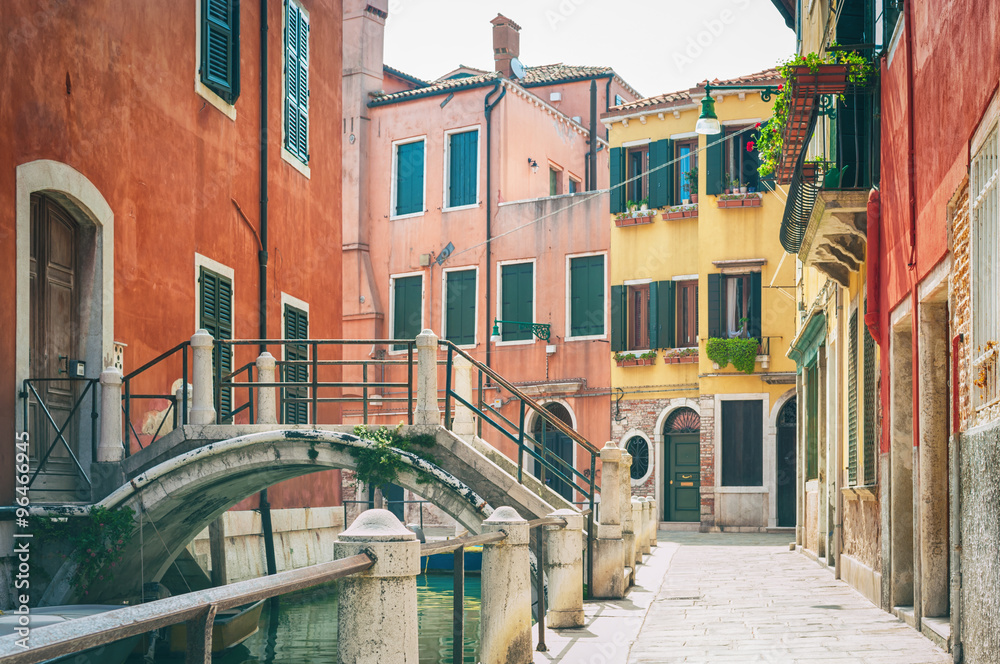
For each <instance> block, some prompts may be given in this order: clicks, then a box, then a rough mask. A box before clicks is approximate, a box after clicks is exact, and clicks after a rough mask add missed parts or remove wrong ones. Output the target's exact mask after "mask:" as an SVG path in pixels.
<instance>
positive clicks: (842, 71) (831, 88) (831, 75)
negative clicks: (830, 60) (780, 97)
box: [793, 64, 847, 95]
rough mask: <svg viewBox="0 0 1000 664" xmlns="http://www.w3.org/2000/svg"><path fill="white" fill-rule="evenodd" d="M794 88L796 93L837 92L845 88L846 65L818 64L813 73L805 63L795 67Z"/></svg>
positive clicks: (824, 93)
mask: <svg viewBox="0 0 1000 664" xmlns="http://www.w3.org/2000/svg"><path fill="white" fill-rule="evenodd" d="M794 71H795V83H794V84H793V85H794V88H795V92H797V93H808V94H823V95H826V94H838V93H841V92H844V90H846V89H847V65H837V64H827V65H819V66H818V68H817V71H816V73H813V72H812V70H811V69H809V67H808V66H807V65H801V66H799V67H795V69H794Z"/></svg>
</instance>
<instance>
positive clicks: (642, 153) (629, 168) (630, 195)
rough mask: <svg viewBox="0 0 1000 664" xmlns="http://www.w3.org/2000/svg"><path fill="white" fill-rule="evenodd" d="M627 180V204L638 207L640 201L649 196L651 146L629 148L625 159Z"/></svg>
mask: <svg viewBox="0 0 1000 664" xmlns="http://www.w3.org/2000/svg"><path fill="white" fill-rule="evenodd" d="M625 168H626V175H627V177H626V179H627V180H629V182H628V184H627V185H625V191H626V192H627V193H626V202H627V201H632V202H633V203H634V204H636V205H638V204H639V201H641V200H642V199H644V198H646V197H647V196H648V195H649V186H648V179H649V176H648V175H647V172H648V171H649V146H648V145H643V146H641V147H636V148H629V151H628V154H627V155H626V157H625ZM632 178H635V179H634V180H633V179H632Z"/></svg>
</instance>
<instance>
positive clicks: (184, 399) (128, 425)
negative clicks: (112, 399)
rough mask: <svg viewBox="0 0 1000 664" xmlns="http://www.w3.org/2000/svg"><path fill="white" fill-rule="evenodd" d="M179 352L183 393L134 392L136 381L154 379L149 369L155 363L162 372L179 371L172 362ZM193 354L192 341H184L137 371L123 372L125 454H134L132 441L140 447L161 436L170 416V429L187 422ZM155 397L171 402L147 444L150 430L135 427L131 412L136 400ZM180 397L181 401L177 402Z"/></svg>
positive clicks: (144, 383)
mask: <svg viewBox="0 0 1000 664" xmlns="http://www.w3.org/2000/svg"><path fill="white" fill-rule="evenodd" d="M178 353H179V354H180V367H179V373H180V377H181V387H180V389H179V390H178V392H179V393H180V397H178V395H177V394H156V393H136V392H135V389H136V384H137V383H139V384H141V385H149V384H151V383H152V382H153V381H152V380H151V376H152V375H153V374H152V372H150V370H151V369H153V368H154V367H156V368H157V370H158V371H159V372H167V371H178V368H177V367H176V366H171V365H173V361H176V356H177V355H178ZM190 357H191V342H190V341H184V342H182V343H179V344H177V345H176V346H174V347H173V348H171V349H170V350H168V351H166V352H165V353H161V354H160V355H158V356H157V357H155V358H154V359H152V360H150V361H149V362H146V363H145V364H144V365H142V366H141V367H139V368H138V369H136V370H135V371H130V372H129V373H127V374H125V375H124V376H122V414H123V416H124V417H123V418H122V423H123V425H124V429H125V431H124V433H123V436H122V441H124V444H125V456H129V455H130V454H131V451H132V441H135V443H136V445H138V447H139V449H143V448H144V447H146V445H149V444H152V443H154V442H156V440H157V439H158V438H160V433H161V432H162V431H163V424H164V423H165V422H166V421H167V418H171V419H172V421H173V426H172V427H171V430H173V429H176V428H177V427H178V426H180V425H182V424H187V423H188V400H189V399H190V395H191V386H190V384H189V377H190V375H191V373H190V371H189V369H188V366H189V361H190ZM174 375H176V374H174ZM152 399H164V400H166V401H168V402H169V405H168V406H167V409H166V411H164V412H163V414H162V416H161V417H160V423H159V424H158V425H157V426H156V431H154V432H153V434H152V436H150V437H149V438H148V439H147V440H146V445H143V442H142V441H143V437H144V436H147V435H148V434H140V433H139V432H138V431H136V430H135V424H134V423H133V422H132V416H133V415H134V414H135V406H136V402H140V401H148V400H152ZM178 401H179V402H180V403H178Z"/></svg>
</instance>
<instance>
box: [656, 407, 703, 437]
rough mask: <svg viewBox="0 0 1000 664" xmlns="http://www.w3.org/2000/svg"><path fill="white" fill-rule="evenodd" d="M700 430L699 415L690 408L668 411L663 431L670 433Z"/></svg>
mask: <svg viewBox="0 0 1000 664" xmlns="http://www.w3.org/2000/svg"><path fill="white" fill-rule="evenodd" d="M700 431H701V416H700V415H698V413H696V412H694V411H693V410H691V409H690V408H679V409H677V410H675V411H674V412H672V413H670V417H668V418H667V423H666V424H665V425H664V427H663V432H664V433H667V434H670V433H699V432H700Z"/></svg>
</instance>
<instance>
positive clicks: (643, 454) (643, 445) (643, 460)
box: [625, 436, 649, 480]
mask: <svg viewBox="0 0 1000 664" xmlns="http://www.w3.org/2000/svg"><path fill="white" fill-rule="evenodd" d="M625 449H626V450H627V451H628V453H629V454H631V455H632V469H631V475H632V479H634V480H641V479H642V478H643V477H645V476H646V472H647V471H648V470H649V443H647V442H646V439H645V438H643V437H642V436H632V437H631V438H629V439H628V442H627V443H625Z"/></svg>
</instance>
